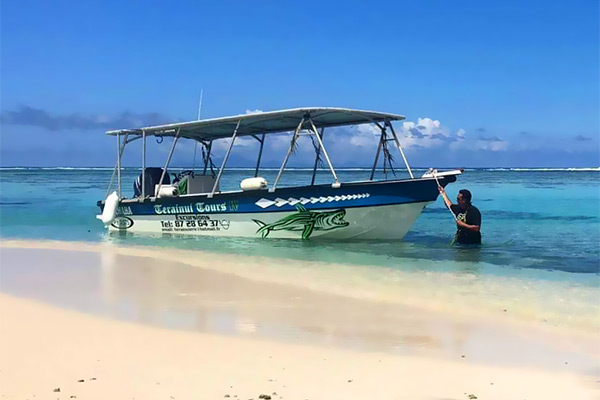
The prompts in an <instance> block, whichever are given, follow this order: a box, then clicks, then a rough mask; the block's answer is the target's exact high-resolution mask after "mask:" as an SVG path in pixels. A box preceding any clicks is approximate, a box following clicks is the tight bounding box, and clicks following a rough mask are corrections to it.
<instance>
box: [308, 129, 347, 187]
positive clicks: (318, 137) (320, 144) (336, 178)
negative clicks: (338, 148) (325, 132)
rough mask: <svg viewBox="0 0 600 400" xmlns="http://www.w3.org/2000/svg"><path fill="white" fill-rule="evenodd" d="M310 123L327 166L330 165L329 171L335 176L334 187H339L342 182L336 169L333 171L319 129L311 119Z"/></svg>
mask: <svg viewBox="0 0 600 400" xmlns="http://www.w3.org/2000/svg"><path fill="white" fill-rule="evenodd" d="M309 121H310V126H311V127H312V131H313V133H314V135H315V137H316V138H317V141H318V142H319V146H320V148H321V149H323V155H324V156H325V159H326V160H327V164H329V169H330V170H331V174H332V175H333V178H334V179H335V183H334V184H333V185H332V186H334V187H339V186H340V181H339V180H338V177H337V174H336V173H335V169H333V164H331V160H330V159H329V155H328V154H327V150H326V149H325V146H324V145H323V141H322V140H321V137H320V136H319V132H318V131H317V128H316V127H315V124H314V123H313V120H312V118H309Z"/></svg>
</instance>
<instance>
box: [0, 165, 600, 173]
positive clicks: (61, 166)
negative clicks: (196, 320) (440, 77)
mask: <svg viewBox="0 0 600 400" xmlns="http://www.w3.org/2000/svg"><path fill="white" fill-rule="evenodd" d="M162 167H164V166H160V168H162ZM16 168H29V169H53V168H54V169H59V168H63V169H99V168H102V169H107V170H109V169H110V170H112V169H115V166H110V165H106V166H102V165H97V166H82V165H46V166H30V165H11V166H0V170H2V169H16ZM141 168H142V167H141V166H139V167H132V166H127V167H121V169H141ZM147 168H149V167H147ZM171 168H173V169H192V168H190V167H189V166H170V167H169V168H168V169H171ZM201 168H203V167H196V168H195V169H201ZM219 168H220V167H217V168H215V170H218V169H219ZM255 168H256V167H255V166H246V167H245V166H235V167H226V168H225V170H228V169H237V170H254V169H255ZM280 168H281V167H280V166H279V167H275V166H264V167H260V168H259V170H275V171H277V170H279V169H280ZM334 168H335V170H349V169H361V170H371V169H372V168H373V167H372V166H371V167H369V166H343V167H335V166H334ZM410 168H411V169H419V170H422V169H429V168H433V167H421V166H416V167H415V166H412V165H411V167H410ZM437 168H438V169H441V168H443V169H465V170H471V169H488V170H489V169H515V168H519V169H555V170H560V169H576V170H583V169H587V170H600V164H599V165H592V166H537V167H532V166H522V165H513V166H490V167H458V166H451V167H447V166H443V167H437ZM285 169H286V170H305V171H312V170H313V169H312V168H310V167H298V166H296V167H286V168H285ZM394 169H395V170H402V171H406V167H394ZM382 170H383V168H381V167H377V168H376V171H382ZM317 171H323V172H328V171H329V169H328V168H317Z"/></svg>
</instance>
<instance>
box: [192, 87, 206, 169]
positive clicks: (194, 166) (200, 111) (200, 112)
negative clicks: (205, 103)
mask: <svg viewBox="0 0 600 400" xmlns="http://www.w3.org/2000/svg"><path fill="white" fill-rule="evenodd" d="M203 93H204V89H200V103H198V118H197V120H198V121H200V114H202V94H203ZM197 148H198V141H197V140H194V163H193V164H192V170H195V169H196V150H197Z"/></svg>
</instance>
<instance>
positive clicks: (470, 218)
mask: <svg viewBox="0 0 600 400" xmlns="http://www.w3.org/2000/svg"><path fill="white" fill-rule="evenodd" d="M439 189H440V194H441V195H442V197H443V199H444V203H446V206H448V208H449V209H450V211H452V213H453V214H454V215H455V216H456V236H455V239H456V242H457V243H460V244H481V232H480V228H481V213H480V212H479V210H478V209H477V207H475V206H474V205H472V204H471V192H469V191H468V190H467V189H461V190H459V192H458V196H457V197H456V201H457V203H458V204H452V202H451V201H450V199H449V198H448V196H447V195H446V192H445V191H444V188H443V187H441V186H440V187H439Z"/></svg>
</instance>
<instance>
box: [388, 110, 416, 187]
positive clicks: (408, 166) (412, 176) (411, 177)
mask: <svg viewBox="0 0 600 400" xmlns="http://www.w3.org/2000/svg"><path fill="white" fill-rule="evenodd" d="M385 125H387V126H389V127H390V129H391V130H392V135H393V136H394V140H395V141H396V146H398V150H400V154H401V155H402V159H403V160H404V164H406V169H407V170H408V174H409V175H410V179H415V177H414V175H413V173H412V170H411V169H410V165H408V160H407V159H406V156H405V155H404V150H402V145H401V144H400V141H399V140H398V136H397V135H396V131H394V127H393V126H392V124H391V122H390V121H385Z"/></svg>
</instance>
